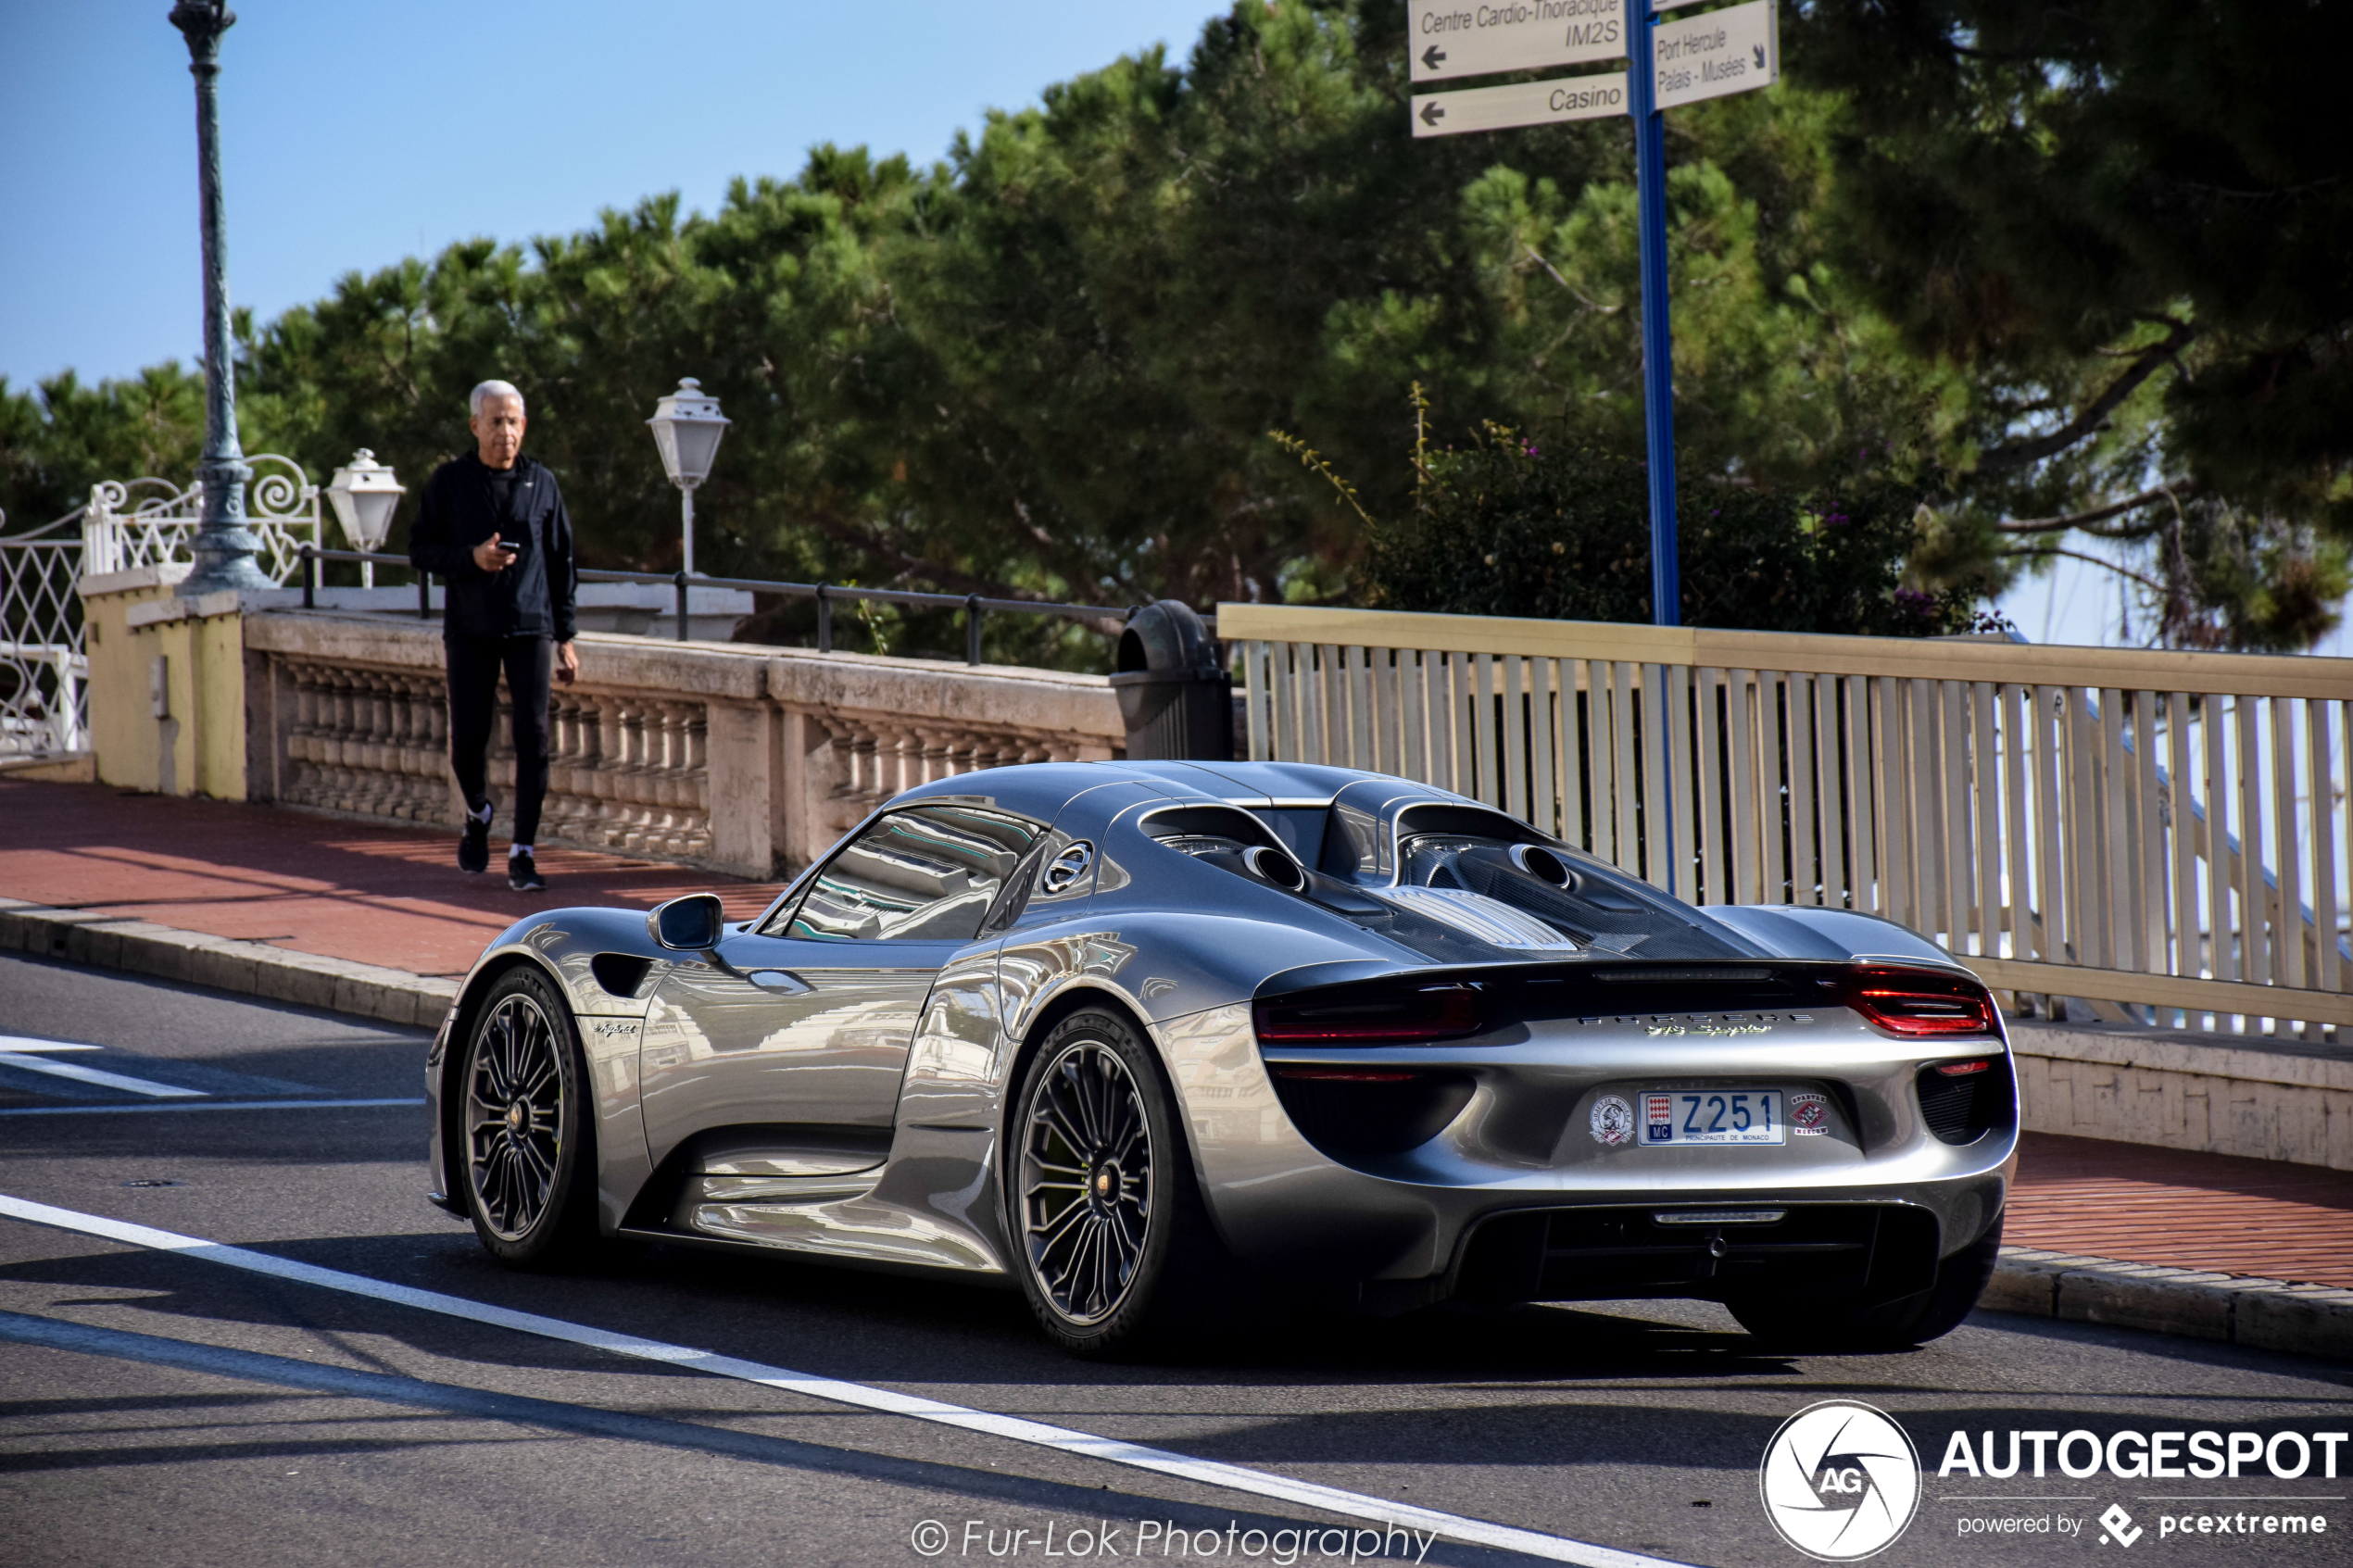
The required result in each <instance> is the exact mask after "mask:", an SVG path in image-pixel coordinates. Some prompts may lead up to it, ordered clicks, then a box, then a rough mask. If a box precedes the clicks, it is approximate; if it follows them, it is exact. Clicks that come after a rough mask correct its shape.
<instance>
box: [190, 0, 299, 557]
mask: <svg viewBox="0 0 2353 1568" xmlns="http://www.w3.org/2000/svg"><path fill="white" fill-rule="evenodd" d="M236 20H237V18H236V13H234V12H233V11H232V10H230V9H229V7H228V6H226V5H225V4H223V3H222V0H180V3H179V4H178V5H176V6H172V7H171V25H172V26H174V27H176V28H178V29H179V30H180V31H182V33H184V34H186V35H187V39H188V72H189V74H190V75H192V76H194V77H195V79H196V189H197V192H198V195H199V200H200V203H201V222H202V227H203V231H204V382H205V421H204V423H205V431H204V457H203V458H202V459H201V460H199V461H198V462H197V464H196V482H197V483H198V484H199V485H201V486H202V488H203V490H204V510H203V511H202V513H201V514H200V515H199V517H198V519H197V522H196V533H195V538H194V539H193V540H192V541H190V546H189V547H190V549H191V551H192V552H193V553H194V554H195V558H196V569H195V571H193V572H191V573H189V575H188V580H187V581H186V582H185V583H182V585H181V589H180V591H181V592H182V594H184V595H188V596H195V595H197V594H209V593H215V592H218V591H219V590H220V589H223V588H269V587H273V586H275V584H273V583H271V581H270V579H269V578H267V577H265V576H263V575H262V572H261V569H260V568H259V567H258V566H256V565H255V564H254V557H255V556H256V555H258V554H259V553H260V549H261V542H260V541H259V540H258V539H257V538H255V537H254V535H253V531H252V530H251V529H249V528H247V527H246V526H245V481H247V480H249V479H251V478H252V477H253V470H251V469H249V468H247V467H246V466H245V450H244V448H242V447H241V446H239V445H237V383H236V379H235V372H234V370H233V368H232V367H231V365H230V361H229V258H228V254H227V251H226V250H225V248H224V247H223V245H222V240H221V224H222V218H221V203H220V94H219V92H218V90H217V88H216V86H215V82H216V81H217V79H218V78H219V77H220V35H221V34H222V33H224V32H226V31H229V29H230V28H231V27H232V26H233V25H234V24H235V22H236Z"/></svg>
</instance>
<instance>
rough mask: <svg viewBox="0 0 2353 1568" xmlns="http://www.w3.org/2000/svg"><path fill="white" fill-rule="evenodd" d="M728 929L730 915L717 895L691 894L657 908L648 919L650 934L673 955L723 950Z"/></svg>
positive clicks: (647, 926)
mask: <svg viewBox="0 0 2353 1568" xmlns="http://www.w3.org/2000/svg"><path fill="white" fill-rule="evenodd" d="M726 929H727V911H726V910H725V909H724V908H723V907H722V906H721V904H720V902H719V896H718V895H717V894H715V893H689V894H687V895H686V897H683V898H673V899H671V900H670V902H668V903H666V904H657V905H655V906H654V908H653V910H652V912H651V913H649V914H648V915H647V916H646V930H647V931H648V932H649V933H650V934H651V935H652V936H653V939H654V940H655V941H657V942H659V943H661V945H662V946H663V947H668V948H669V949H671V950H672V951H673V952H679V953H699V952H703V951H706V950H707V949H709V948H711V947H717V946H719V938H720V936H721V935H722V934H723V933H724V932H725V930H726Z"/></svg>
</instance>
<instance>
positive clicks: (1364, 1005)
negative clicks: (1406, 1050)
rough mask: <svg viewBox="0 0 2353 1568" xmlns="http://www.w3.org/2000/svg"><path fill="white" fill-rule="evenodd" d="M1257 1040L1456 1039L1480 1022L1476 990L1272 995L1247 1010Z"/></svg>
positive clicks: (1374, 1042) (1368, 1042) (1369, 1042)
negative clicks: (1293, 995)
mask: <svg viewBox="0 0 2353 1568" xmlns="http://www.w3.org/2000/svg"><path fill="white" fill-rule="evenodd" d="M1252 1015H1253V1016H1252V1022H1254V1023H1255V1024H1256V1025H1257V1029H1258V1038H1259V1041H1260V1043H1262V1044H1265V1045H1289V1046H1383V1045H1397V1044H1401V1043H1404V1042H1419V1041H1425V1040H1459V1039H1461V1038H1462V1037H1463V1036H1464V1035H1476V1034H1478V1032H1479V1029H1480V1027H1481V1025H1480V1022H1479V1016H1478V992H1477V991H1476V990H1474V989H1472V988H1471V987H1470V986H1468V985H1422V986H1415V987H1411V988H1399V987H1394V986H1384V987H1381V988H1379V989H1377V990H1355V989H1350V990H1346V991H1332V992H1325V993H1323V994H1321V995H1312V994H1311V995H1308V996H1304V997H1272V998H1270V999H1268V1000H1266V1001H1263V1002H1260V1003H1259V1004H1258V1005H1257V1006H1256V1007H1255V1008H1254V1009H1253V1010H1252Z"/></svg>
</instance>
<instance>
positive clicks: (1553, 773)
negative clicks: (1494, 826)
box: [1217, 604, 2353, 1038]
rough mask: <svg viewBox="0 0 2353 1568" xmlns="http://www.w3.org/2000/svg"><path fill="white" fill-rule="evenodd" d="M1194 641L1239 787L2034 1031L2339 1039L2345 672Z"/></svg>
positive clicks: (1813, 654)
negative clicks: (1884, 962) (1500, 834)
mask: <svg viewBox="0 0 2353 1568" xmlns="http://www.w3.org/2000/svg"><path fill="white" fill-rule="evenodd" d="M1217 615H1218V631H1219V633H1220V635H1221V636H1223V637H1224V638H1226V639H1227V643H1228V646H1230V647H1232V648H1234V649H1235V650H1236V651H1237V653H1238V655H1239V659H1240V661H1241V666H1242V671H1243V680H1244V684H1245V689H1246V691H1247V693H1248V698H1249V725H1250V730H1249V734H1250V754H1251V756H1252V757H1253V758H1266V759H1282V760H1294V761H1307V762H1330V763H1337V764H1340V765H1343V766H1348V767H1357V768H1372V769H1377V770H1379V771H1384V772H1391V773H1398V774H1403V775H1404V776H1406V777H1408V778H1414V779H1420V780H1424V781H1427V782H1429V783H1433V784H1441V785H1442V786H1444V787H1447V788H1450V789H1453V790H1456V791H1458V792H1460V793H1462V794H1464V795H1467V796H1471V797H1476V798H1478V799H1480V800H1484V801H1487V802H1489V803H1491V804H1492V805H1495V806H1498V807H1501V808H1502V809H1505V810H1507V811H1509V812H1511V813H1512V814H1513V815H1515V816H1517V817H1519V818H1521V819H1522V820H1524V821H1527V822H1532V823H1534V824H1536V825H1537V826H1539V827H1541V828H1542V829H1544V830H1545V831H1546V832H1548V833H1553V834H1559V835H1560V836H1561V837H1563V838H1566V839H1567V840H1568V841H1569V842H1571V843H1573V844H1577V845H1580V846H1582V847H1585V848H1587V849H1589V850H1591V851H1592V852H1593V853H1595V854H1597V855H1600V856H1602V857H1603V858H1604V859H1608V860H1610V861H1612V862H1613V863H1615V864H1617V865H1618V866H1620V867H1622V868H1624V869H1626V870H1628V871H1630V872H1635V873H1636V874H1638V875H1641V876H1642V877H1644V878H1646V879H1647V880H1649V881H1650V882H1652V883H1654V884H1656V885H1658V886H1660V887H1662V888H1667V889H1668V890H1670V891H1672V892H1674V893H1676V894H1679V895H1680V896H1681V897H1684V898H1687V899H1690V900H1692V901H1694V902H1698V903H1807V904H1813V903H1823V904H1830V905H1833V906H1838V907H1842V908H1847V909H1863V910H1868V911H1870V912H1873V913H1877V914H1882V915H1886V916H1889V917H1890V918H1892V919H1894V920H1897V921H1900V922H1903V923H1904V924H1906V925H1908V926H1910V927H1912V928H1913V929H1914V930H1916V931H1919V932H1921V933H1923V934H1925V935H1929V936H1931V937H1933V938H1935V939H1937V940H1939V941H1941V942H1943V943H1944V945H1945V946H1946V947H1948V948H1950V949H1951V950H1952V952H1953V953H1954V954H1955V955H1956V956H1957V957H1959V958H1960V959H1962V960H1964V961H1965V962H1967V963H1968V964H1969V966H1970V967H1971V968H1972V969H1974V970H1976V971H1977V972H1978V973H1979V975H1980V976H1981V977H1982V979H1984V980H1985V982H1986V983H1987V984H1988V985H1993V986H1994V987H1995V988H1997V989H2000V990H2005V991H2009V992H2013V993H2016V994H2019V995H2020V996H2021V997H2038V998H2042V999H2043V1000H2044V1001H2045V1003H2047V1000H2048V998H2050V997H2075V998H2082V999H2083V1000H2085V1001H2089V1002H2091V1003H2093V1004H2094V1005H2095V1010H2096V1011H2097V1012H2099V1013H2100V1014H2102V1015H2103V1016H2108V1017H2110V1018H2120V1017H2123V1016H2126V1014H2125V1012H2124V1011H2123V1009H2125V1008H2130V1009H2132V1010H2133V1015H2135V1016H2138V1017H2140V1018H2142V1019H2144V1020H2146V1021H2153V1022H2165V1023H2174V1024H2179V1025H2181V1026H2183V1027H2189V1028H2207V1029H2221V1030H2230V1031H2245V1032H2271V1033H2280V1034H2285V1033H2291V1032H2296V1031H2299V1030H2300V1031H2301V1032H2302V1033H2304V1034H2305V1035H2307V1036H2308V1037H2311V1038H2320V1037H2322V1036H2323V1035H2328V1034H2333V1032H2334V1030H2333V1026H2338V1025H2346V1024H2353V998H2348V997H2347V996H2346V995H2345V982H2346V980H2347V977H2348V976H2349V975H2353V945H2348V942H2347V935H2346V913H2347V897H2346V896H2347V891H2348V889H2353V876H2348V867H2347V845H2348V840H2353V831H2349V829H2348V823H2347V771H2346V759H2347V740H2348V724H2353V659H2320V658H2309V657H2308V658H2259V657H2251V656H2245V655H2232V654H2197V653H2171V652H2143V651H2135V650H2127V649H2101V648H2073V647H2046V646H2029V645H2020V644H2014V643H2010V642H2007V641H2002V640H1997V639H1990V638H1968V639H1951V640H1945V639H1938V640H1915V639H1906V638H1880V637H1826V636H1797V635H1790V634H1787V633H1756V632H1708V631H1693V630H1688V629H1667V628H1657V627H1648V626H1619V625H1607V624H1596V623H1591V622H1579V621H1508V620H1500V619H1487V618H1480V617H1470V616H1445V615H1407V614H1396V613H1384V612H1380V611H1371V610H1345V609H1304V608H1291V607H1287V606H1277V605H1245V604H1227V605H1220V606H1219V607H1218V611H1217Z"/></svg>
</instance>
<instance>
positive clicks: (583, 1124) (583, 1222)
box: [450, 968, 598, 1269]
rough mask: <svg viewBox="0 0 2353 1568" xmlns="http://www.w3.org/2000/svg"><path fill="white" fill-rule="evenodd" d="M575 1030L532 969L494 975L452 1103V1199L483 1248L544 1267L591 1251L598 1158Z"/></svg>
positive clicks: (515, 1263)
mask: <svg viewBox="0 0 2353 1568" xmlns="http://www.w3.org/2000/svg"><path fill="white" fill-rule="evenodd" d="M583 1061H584V1058H583V1057H582V1054H581V1049H580V1032H579V1030H578V1029H577V1027H575V1026H574V1024H573V1018H572V1010H571V1009H570V1008H569V1007H566V1006H565V1005H564V1001H563V998H562V997H560V995H559V994H558V993H557V990H556V987H555V986H554V985H552V984H551V983H550V982H549V981H548V979H547V976H546V975H544V974H542V973H540V972H539V971H537V970H535V969H530V968H520V969H513V970H510V971H509V972H507V973H505V974H503V975H501V976H499V978H498V980H497V983H496V984H494V985H492V986H491V987H490V992H489V994H488V995H487V996H485V997H483V1000H482V1006H481V1007H480V1008H479V1009H478V1010H476V1011H475V1013H474V1022H473V1027H472V1030H470V1031H469V1032H468V1035H467V1038H466V1056H465V1061H464V1064H463V1067H462V1068H461V1070H460V1072H459V1075H458V1078H457V1080H456V1082H455V1084H454V1085H452V1094H451V1097H450V1098H451V1099H452V1100H453V1101H454V1102H455V1106H456V1113H457V1121H458V1127H457V1139H456V1142H457V1148H458V1153H459V1161H460V1164H461V1169H460V1172H459V1178H460V1180H459V1190H460V1192H461V1193H462V1194H463V1197H464V1199H465V1205H466V1212H467V1214H468V1215H469V1216H470V1217H471V1218H472V1220H473V1225H474V1235H475V1236H476V1237H477V1238H479V1239H480V1241H481V1242H482V1245H483V1248H484V1250H485V1251H487V1252H488V1253H489V1254H490V1255H491V1256H492V1257H494V1258H496V1259H497V1260H498V1261H500V1262H502V1263H504V1264H506V1265H507V1266H508V1267H510V1268H516V1269H548V1268H555V1267H559V1266H561V1265H563V1264H566V1263H571V1262H575V1261H580V1260H581V1259H583V1258H585V1256H586V1255H587V1254H588V1253H589V1252H591V1251H592V1250H594V1249H595V1248H596V1245H597V1241H598V1235H597V1160H596V1146H595V1142H594V1139H593V1136H592V1135H591V1133H590V1127H591V1123H590V1120H589V1109H588V1094H587V1084H588V1075H587V1073H586V1071H585V1068H584V1066H583Z"/></svg>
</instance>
